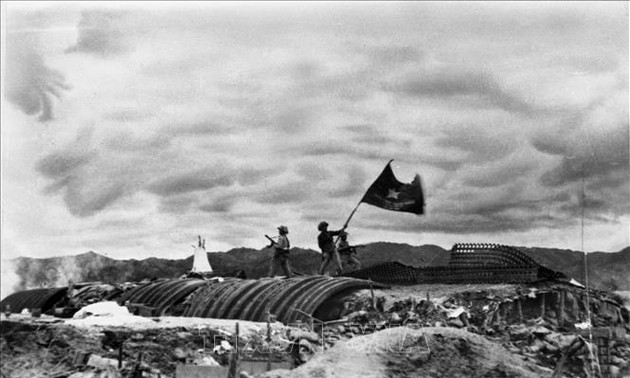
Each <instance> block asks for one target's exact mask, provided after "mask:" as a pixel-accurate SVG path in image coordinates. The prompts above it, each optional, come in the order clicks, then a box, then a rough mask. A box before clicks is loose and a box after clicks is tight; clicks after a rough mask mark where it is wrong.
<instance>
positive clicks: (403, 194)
mask: <svg viewBox="0 0 630 378" xmlns="http://www.w3.org/2000/svg"><path fill="white" fill-rule="evenodd" d="M390 164H391V161H390V162H389V163H387V166H386V167H385V169H383V172H382V173H381V175H380V176H378V178H377V179H376V181H374V183H373V184H372V185H371V186H370V188H369V189H368V190H367V192H366V193H365V195H364V196H363V199H362V200H361V202H365V203H369V204H370V205H374V206H376V207H380V208H382V209H387V210H393V211H404V212H407V213H414V214H424V195H423V194H422V185H421V184H420V176H419V175H416V177H415V178H414V179H413V181H412V182H411V183H410V184H405V183H402V182H400V181H398V180H397V179H396V176H394V172H393V171H392V167H391V166H390Z"/></svg>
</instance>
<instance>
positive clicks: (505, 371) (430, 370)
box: [262, 327, 551, 378]
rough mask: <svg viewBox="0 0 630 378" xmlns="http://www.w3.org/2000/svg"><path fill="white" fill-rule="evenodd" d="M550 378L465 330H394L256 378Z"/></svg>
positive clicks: (361, 338) (545, 371)
mask: <svg viewBox="0 0 630 378" xmlns="http://www.w3.org/2000/svg"><path fill="white" fill-rule="evenodd" d="M550 374H551V370H550V369H546V368H542V367H539V366H537V365H535V364H534V363H532V362H529V361H527V360H526V359H525V358H523V357H521V356H518V355H513V354H510V353H509V352H508V351H506V350H505V349H504V348H502V347H501V346H499V345H496V344H494V343H492V342H490V341H488V340H486V339H485V338H484V337H482V336H479V335H475V334H473V333H470V332H468V331H465V330H458V329H453V328H442V327H438V328H435V327H431V328H423V329H421V330H414V329H409V328H407V327H396V328H391V329H385V330H381V331H378V332H375V333H373V334H370V335H365V336H358V337H356V338H353V339H351V340H345V341H342V342H339V343H338V344H337V345H335V346H334V347H333V348H331V349H330V350H327V351H326V352H324V353H319V354H317V355H316V356H314V357H313V358H312V359H311V360H310V361H309V362H307V363H306V364H304V365H303V366H300V367H298V368H296V369H293V370H291V371H288V370H275V371H272V372H268V373H266V374H263V375H262V377H267V378H271V377H274V378H275V377H278V378H298V377H404V376H409V377H437V376H444V377H495V376H504V377H532V378H534V377H540V376H549V375H550Z"/></svg>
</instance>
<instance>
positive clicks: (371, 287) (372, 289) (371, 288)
mask: <svg viewBox="0 0 630 378" xmlns="http://www.w3.org/2000/svg"><path fill="white" fill-rule="evenodd" d="M369 282H370V295H371V296H372V310H376V301H375V299H374V285H372V280H369Z"/></svg>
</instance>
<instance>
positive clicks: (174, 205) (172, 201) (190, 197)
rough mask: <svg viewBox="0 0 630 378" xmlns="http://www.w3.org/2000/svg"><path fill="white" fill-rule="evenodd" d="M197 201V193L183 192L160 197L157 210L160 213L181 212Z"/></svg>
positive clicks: (184, 211)
mask: <svg viewBox="0 0 630 378" xmlns="http://www.w3.org/2000/svg"><path fill="white" fill-rule="evenodd" d="M198 202H199V197H198V196H197V193H184V194H181V195H174V196H170V197H162V198H161V200H160V205H159V211H160V212H162V213H171V214H183V213H186V212H187V211H188V210H190V209H191V208H192V207H193V206H194V205H195V204H197V203H198Z"/></svg>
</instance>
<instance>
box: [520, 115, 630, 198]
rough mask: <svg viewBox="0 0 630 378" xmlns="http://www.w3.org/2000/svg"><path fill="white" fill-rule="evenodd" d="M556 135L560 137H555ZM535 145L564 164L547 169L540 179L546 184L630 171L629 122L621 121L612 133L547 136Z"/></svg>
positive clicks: (597, 178) (583, 132) (597, 177)
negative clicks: (557, 157) (558, 157)
mask: <svg viewBox="0 0 630 378" xmlns="http://www.w3.org/2000/svg"><path fill="white" fill-rule="evenodd" d="M554 136H555V137H556V138H554ZM545 138H546V139H542V138H537V139H535V140H534V141H533V143H532V145H533V146H534V147H535V148H537V149H538V150H539V151H541V152H545V153H548V154H553V155H557V156H560V157H561V161H560V163H559V164H558V165H557V166H555V167H554V168H551V169H549V170H548V171H547V172H545V173H544V174H543V175H542V176H541V178H540V181H541V183H542V184H543V185H545V186H551V187H554V186H560V185H564V184H567V183H572V182H576V181H578V180H582V179H585V180H592V179H596V180H603V181H608V180H606V178H605V177H606V176H607V175H609V174H611V173H613V172H615V171H620V172H623V173H625V176H626V177H627V176H628V175H629V174H630V154H629V151H630V142H629V141H630V139H629V138H630V135H629V127H628V124H627V123H626V124H620V125H618V126H617V127H614V128H613V129H612V130H611V131H610V132H608V133H604V134H601V133H597V131H594V132H588V131H577V132H576V133H574V134H572V135H571V134H570V135H566V134H562V135H559V134H558V135H551V136H550V135H545Z"/></svg>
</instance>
